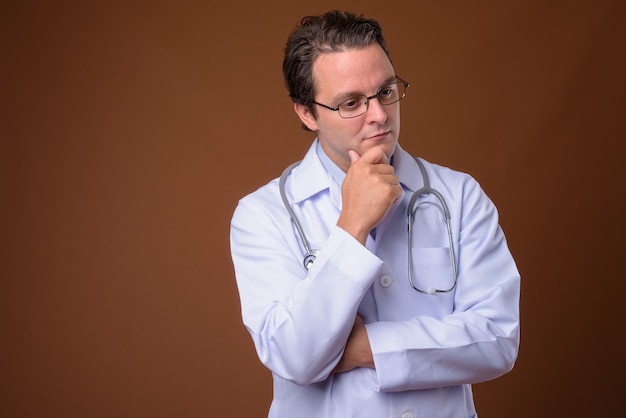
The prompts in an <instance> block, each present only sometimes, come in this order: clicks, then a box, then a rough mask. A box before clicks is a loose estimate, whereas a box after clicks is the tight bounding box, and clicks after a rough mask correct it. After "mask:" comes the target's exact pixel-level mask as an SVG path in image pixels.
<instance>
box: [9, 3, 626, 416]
mask: <svg viewBox="0 0 626 418" xmlns="http://www.w3.org/2000/svg"><path fill="white" fill-rule="evenodd" d="M13 3H14V4H12V5H10V6H8V5H4V6H3V7H2V9H3V11H2V13H1V18H0V19H1V22H0V23H1V24H0V27H2V37H1V41H0V42H2V54H1V57H0V60H1V63H2V65H1V67H0V68H1V70H0V71H2V77H1V85H0V87H1V91H0V100H1V102H0V104H1V120H0V138H1V139H2V142H1V148H0V166H1V167H2V175H1V183H0V184H1V186H2V194H1V195H2V203H1V205H0V208H1V211H2V212H1V219H2V222H1V224H0V228H1V230H0V237H1V238H0V245H1V248H0V262H1V275H2V277H1V282H0V286H1V287H0V327H1V328H0V332H1V333H0V338H1V342H0V359H1V363H0V416H2V417H16V418H17V417H64V418H66V417H208V416H220V417H221V416H246V417H261V416H264V415H265V414H266V411H267V408H268V405H269V402H270V398H271V379H270V376H269V373H268V372H267V371H266V370H265V369H264V368H263V367H262V366H261V365H260V363H259V361H258V359H257V357H256V355H255V353H254V350H253V346H252V342H251V340H250V339H249V337H248V335H247V333H246V331H245V329H244V328H243V326H242V324H241V319H240V316H239V302H238V296H237V290H236V287H235V280H234V277H233V271H232V265H231V261H230V254H229V248H228V231H229V221H230V217H231V214H232V211H233V209H234V207H235V205H236V202H237V199H238V198H239V197H241V196H243V195H244V194H246V193H248V192H250V191H252V190H253V189H255V188H257V187H258V186H260V185H262V184H263V183H265V182H267V181H268V180H270V179H271V178H273V177H276V176H278V175H279V174H280V171H281V170H282V168H283V167H284V166H286V165H287V164H288V163H290V162H292V161H294V160H296V159H299V158H301V157H302V155H303V153H304V151H305V150H306V149H307V148H308V145H309V143H310V141H311V140H312V137H311V136H310V134H307V133H305V132H304V131H301V130H300V127H299V123H298V121H297V119H296V117H295V114H294V113H293V111H292V108H291V104H290V102H289V100H288V98H287V96H286V92H285V89H284V87H283V85H282V80H281V72H280V65H281V56H282V47H283V45H284V41H285V38H286V36H287V34H288V32H289V31H290V30H291V29H292V28H293V26H294V24H295V22H296V21H297V20H298V19H299V18H300V17H301V16H303V15H305V14H310V13H319V12H322V11H325V10H327V9H329V8H332V7H337V8H346V9H350V10H353V11H357V12H364V13H366V14H367V15H368V16H372V17H376V18H378V19H379V20H380V22H381V23H382V25H383V28H384V29H385V32H386V35H387V38H388V41H389V44H390V47H391V52H392V55H393V58H394V63H395V66H396V70H397V73H398V74H399V75H401V76H402V77H404V78H406V79H407V80H409V81H410V82H411V88H410V90H409V94H408V97H407V99H406V100H405V101H403V102H402V118H403V124H402V135H401V143H402V144H403V146H404V148H406V149H407V150H409V151H411V152H413V153H416V154H419V155H421V156H423V157H425V158H427V159H429V160H432V161H435V162H438V163H441V164H444V165H449V166H452V167H454V168H457V169H460V170H463V171H467V172H470V173H471V174H473V175H474V176H475V177H476V178H477V179H478V180H479V181H480V183H481V184H482V186H483V187H484V188H485V190H486V191H487V192H488V194H489V195H490V196H491V197H492V199H493V200H494V201H495V203H496V204H497V205H498V207H499V208H500V214H501V223H502V226H503V228H504V230H505V232H506V234H507V237H508V240H509V244H510V248H511V250H512V252H513V254H514V255H515V257H516V260H517V262H518V265H519V268H520V271H521V273H522V276H523V284H522V306H521V307H522V343H521V351H520V357H519V360H518V363H517V365H516V368H515V369H514V371H513V372H511V373H510V374H508V375H506V376H505V377H503V378H501V379H498V380H496V381H493V382H488V383H483V384H479V385H476V387H475V391H476V402H477V406H478V409H479V412H480V413H481V418H495V417H498V418H499V417H509V418H510V417H556V416H559V417H561V416H563V417H564V416H567V417H590V416H594V417H606V416H613V415H614V413H616V412H615V411H619V410H622V409H623V407H622V403H623V401H622V399H621V397H622V396H623V388H624V384H623V376H624V372H625V370H624V355H623V353H624V350H623V341H621V339H623V337H624V325H625V323H624V322H625V321H624V315H623V313H622V307H623V305H624V302H623V299H624V298H623V292H624V267H623V259H624V258H623V254H622V253H623V251H621V250H622V249H623V233H624V232H625V231H624V220H623V217H624V210H625V209H626V208H625V205H624V180H625V179H626V175H625V171H624V157H623V153H622V152H621V145H622V144H621V143H623V142H624V139H626V124H625V121H624V120H625V118H624V110H625V100H624V98H625V95H626V88H625V83H624V74H625V73H626V66H625V65H624V61H623V59H624V54H625V51H626V49H625V45H624V39H625V38H626V35H625V33H624V32H625V31H624V29H623V26H624V21H625V6H624V4H625V3H624V2H622V1H620V0H615V1H610V0H603V1H591V0H590V1H588V2H585V1H571V2H551V1H541V0H536V1H426V0H424V1H410V2H409V1H396V2H390V1H386V2H380V1H358V2H356V1H355V2H346V1H317V2H309V3H310V5H307V4H309V3H305V2H295V1H289V0H283V1H276V2H269V3H268V2H249V3H244V4H242V2H224V3H223V4H219V7H216V5H217V3H216V2H163V1H158V2H145V3H140V2H120V3H117V2H110V1H98V2H78V1H77V2H75V3H70V2H65V1H64V2H44V1H30V2H29V1H25V2H13ZM612 379H616V380H617V381H616V382H615V383H613V382H612ZM610 411H613V412H610ZM429 418H432V417H429Z"/></svg>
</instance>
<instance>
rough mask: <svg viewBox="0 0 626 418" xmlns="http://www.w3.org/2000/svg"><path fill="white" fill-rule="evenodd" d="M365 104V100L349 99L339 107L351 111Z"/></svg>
mask: <svg viewBox="0 0 626 418" xmlns="http://www.w3.org/2000/svg"><path fill="white" fill-rule="evenodd" d="M362 103H363V99H358V98H357V99H349V100H346V101H345V102H343V103H341V104H340V105H339V107H341V108H343V109H346V110H349V109H354V108H356V107H359V106H360V105H361V104H362Z"/></svg>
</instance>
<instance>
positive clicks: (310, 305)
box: [230, 190, 382, 385]
mask: <svg viewBox="0 0 626 418" xmlns="http://www.w3.org/2000/svg"><path fill="white" fill-rule="evenodd" d="M265 192H267V190H265V191H263V192H262V193H265ZM262 193H261V194H259V193H257V195H252V196H248V197H246V198H244V199H242V200H241V201H240V202H239V204H238V206H237V208H236V209H235V213H234V215H233V218H232V221H231V232H230V240H231V254H232V259H233V263H234V269H235V275H236V280H237V286H238V290H239V295H240V301H241V309H242V317H243V322H244V324H245V326H246V328H247V329H248V331H249V332H250V335H251V336H252V339H253V341H254V345H255V348H256V351H257V354H258V356H259V358H260V360H261V362H262V363H263V364H264V365H265V366H266V367H268V368H269V369H270V370H271V371H272V372H273V373H275V374H276V375H278V376H280V377H282V378H284V379H287V380H289V381H292V382H294V383H297V384H299V385H306V384H311V383H315V382H319V381H322V380H324V379H326V378H327V377H328V375H329V374H330V372H331V371H332V369H333V368H334V367H335V365H336V364H337V362H338V361H339V359H340V358H341V355H342V353H343V349H344V345H345V343H346V340H347V338H348V335H349V333H350V331H351V329H352V325H353V323H354V318H355V315H356V312H357V309H358V305H359V303H360V301H361V299H362V298H363V295H364V294H365V293H366V292H367V289H368V287H369V282H368V281H367V280H365V279H364V278H367V277H373V276H374V275H375V272H376V271H378V270H379V269H380V267H381V265H382V261H381V260H380V259H379V258H378V257H376V256H375V255H373V254H372V253H371V252H369V251H368V250H367V249H366V248H364V247H362V246H360V245H359V244H358V243H357V241H356V240H354V239H353V238H352V237H351V236H349V235H348V234H347V233H346V232H345V231H343V230H342V229H340V228H338V227H336V226H331V227H330V233H329V235H328V238H327V240H326V242H325V243H324V244H323V245H322V246H321V247H320V250H321V254H319V256H318V257H317V260H316V261H315V263H314V264H313V266H312V267H311V269H310V270H309V271H308V272H307V270H305V269H304V267H303V266H302V256H303V255H302V253H301V252H300V248H301V247H300V244H299V242H298V241H297V235H296V234H295V233H294V229H293V226H292V224H291V221H290V217H289V214H288V213H287V212H286V210H284V208H282V207H281V206H280V205H276V203H275V202H279V201H280V198H279V196H278V194H277V193H272V194H271V196H267V198H263V197H262V196H261V195H262ZM329 255H332V256H330V257H329ZM335 260H341V262H340V263H337V262H335ZM346 266H350V271H347V270H346ZM359 278H360V279H359Z"/></svg>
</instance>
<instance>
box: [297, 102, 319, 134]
mask: <svg viewBox="0 0 626 418" xmlns="http://www.w3.org/2000/svg"><path fill="white" fill-rule="evenodd" d="M293 109H294V110H295V111H296V114H297V115H298V117H299V118H300V120H301V121H302V123H303V124H304V125H305V126H306V127H307V128H309V129H310V130H312V131H314V132H315V131H317V121H316V120H315V116H314V115H313V112H312V111H311V109H310V108H309V107H308V106H306V105H303V104H300V103H294V104H293Z"/></svg>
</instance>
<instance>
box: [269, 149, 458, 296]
mask: <svg viewBox="0 0 626 418" xmlns="http://www.w3.org/2000/svg"><path fill="white" fill-rule="evenodd" d="M414 158H415V161H416V162H417V165H418V167H419V169H420V172H421V174H422V180H423V183H424V185H423V186H422V188H420V189H418V190H417V191H415V192H414V193H413V195H412V196H411V199H410V200H409V204H408V208H407V219H408V227H407V231H408V241H407V245H408V275H409V284H410V285H411V287H412V288H413V289H415V290H417V291H418V292H420V293H424V294H429V295H435V294H438V293H448V292H450V291H452V290H453V289H454V288H455V287H456V284H457V274H458V272H457V263H456V253H455V250H454V239H453V237H452V228H451V226H450V220H451V216H450V210H449V208H448V205H447V203H446V200H445V198H444V197H443V195H442V194H441V193H440V192H439V191H438V190H436V189H433V188H432V187H431V186H430V179H429V177H428V174H427V173H426V168H425V167H424V164H423V163H422V161H421V160H420V159H419V158H417V157H414ZM300 163H301V161H296V162H295V163H293V164H291V165H289V166H288V167H287V168H285V170H283V172H282V174H281V175H280V178H279V180H278V189H279V192H280V198H281V199H282V201H283V204H284V206H285V208H286V209H287V212H289V216H290V217H291V221H292V222H293V225H294V226H295V228H296V231H297V233H298V236H299V237H300V241H301V242H302V246H303V247H304V250H305V252H306V254H305V255H304V259H303V260H302V264H303V265H304V268H305V269H306V270H309V269H310V267H311V266H312V265H313V262H314V261H315V258H316V256H317V254H318V253H319V250H315V249H312V248H311V245H310V244H309V240H308V239H307V237H306V234H305V233H304V229H303V228H302V224H301V223H300V220H299V219H298V217H297V216H296V214H295V212H294V211H293V208H292V207H291V204H290V203H289V200H288V199H287V193H286V191H285V183H286V180H287V177H288V176H289V174H290V173H291V171H292V170H293V169H294V168H295V167H297V166H298V165H299V164H300ZM425 194H432V195H434V196H435V197H436V198H437V200H438V201H439V204H440V205H441V211H442V216H443V218H444V222H445V224H446V229H447V233H448V242H449V246H450V261H451V264H452V273H453V276H454V280H453V282H452V286H451V287H450V288H448V289H435V288H432V287H429V288H427V289H426V290H422V289H420V288H418V287H417V286H416V285H415V283H414V281H413V261H412V257H411V247H412V235H413V234H412V229H413V228H412V225H413V219H414V216H415V211H416V210H417V207H416V205H415V202H416V200H417V199H418V197H419V196H421V195H425Z"/></svg>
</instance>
